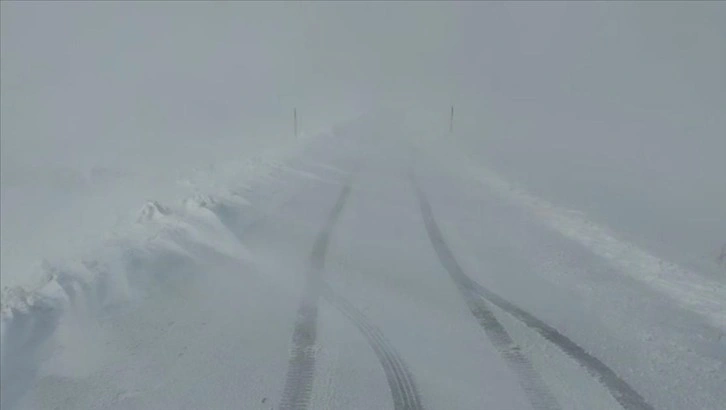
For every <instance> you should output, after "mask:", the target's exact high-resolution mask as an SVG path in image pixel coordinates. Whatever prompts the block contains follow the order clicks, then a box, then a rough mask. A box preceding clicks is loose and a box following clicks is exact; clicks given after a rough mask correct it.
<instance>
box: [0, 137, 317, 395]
mask: <svg viewBox="0 0 726 410" xmlns="http://www.w3.org/2000/svg"><path fill="white" fill-rule="evenodd" d="M319 136H321V137H324V136H330V133H325V134H320V135H319ZM311 141H312V140H311V139H310V138H306V139H300V140H298V141H296V142H295V143H294V144H291V145H290V146H288V147H286V148H285V149H280V148H278V149H276V150H275V151H273V152H267V153H265V154H263V155H258V156H255V157H253V158H250V159H247V160H245V161H236V162H235V161H229V162H225V163H220V164H217V165H214V166H210V167H208V168H206V169H197V170H195V172H194V173H193V174H192V176H191V177H189V178H187V179H185V180H183V181H180V185H182V186H184V187H186V188H187V189H188V190H191V191H192V192H195V193H193V194H191V195H190V196H188V197H186V198H184V199H182V200H180V201H178V202H177V203H175V204H171V205H167V204H162V203H160V202H159V201H155V200H149V201H147V202H146V203H145V204H144V205H143V206H142V207H141V208H140V209H139V210H138V212H137V213H136V217H135V219H134V220H133V221H132V222H131V223H129V224H127V225H125V226H120V227H118V228H117V229H116V231H114V232H113V233H112V234H109V235H108V236H107V237H106V239H105V240H104V241H103V242H102V243H100V244H99V245H97V246H96V247H95V248H92V249H90V250H88V251H87V252H86V253H84V254H82V255H79V256H76V257H73V258H69V259H66V260H62V261H59V262H48V261H44V262H43V263H41V264H40V266H39V267H38V269H37V272H34V273H33V275H34V276H35V277H40V278H41V279H40V281H39V283H38V284H37V285H35V286H25V287H23V286H12V287H5V288H3V289H2V293H1V294H0V339H1V340H0V341H1V343H0V346H1V351H0V358H1V360H2V367H1V381H0V386H1V387H2V398H3V399H2V402H3V405H5V404H8V405H10V404H11V403H12V402H14V401H15V400H17V399H18V398H19V397H21V396H22V394H23V392H24V391H25V389H27V388H28V387H29V386H30V385H31V382H32V380H33V379H34V378H35V377H36V374H37V373H38V372H39V371H40V369H41V365H42V363H43V362H44V361H45V360H46V359H48V358H49V357H50V356H51V353H52V351H53V349H55V348H56V347H57V346H58V345H61V344H63V343H61V342H59V340H58V339H64V338H65V339H67V336H68V333H69V331H65V332H64V331H62V330H63V329H62V328H63V327H64V326H66V324H68V323H75V322H89V321H91V322H98V321H102V320H103V318H104V316H105V315H108V314H111V313H113V312H115V311H117V310H118V309H124V308H125V307H126V306H130V304H133V303H134V302H135V301H140V300H143V299H146V298H153V297H155V294H158V292H163V291H168V288H170V287H172V286H173V285H174V284H177V283H179V281H187V280H189V279H191V278H193V277H194V276H195V275H200V270H199V269H196V266H197V265H198V261H199V260H200V259H199V258H200V257H202V256H203V255H208V254H210V253H212V254H216V255H222V256H224V257H226V258H229V259H228V260H240V261H244V260H248V259H249V254H248V252H247V250H246V249H245V248H244V247H243V246H242V244H241V242H240V240H239V238H238V235H239V231H240V230H242V229H244V228H245V226H244V225H245V224H250V223H252V222H254V218H255V217H256V216H258V215H259V213H255V210H254V209H253V207H252V205H251V204H250V201H248V199H247V198H246V197H245V195H247V194H248V193H254V191H255V190H256V189H257V188H259V187H260V186H263V185H264V184H267V182H269V180H270V179H274V178H276V176H278V175H279V174H280V173H281V172H283V171H284V170H285V169H286V166H285V165H284V162H285V160H286V158H288V157H289V156H291V155H293V154H294V153H295V152H297V151H298V150H300V149H302V148H303V147H304V146H305V145H307V144H308V143H309V142H311ZM205 192H213V193H214V194H209V193H205ZM245 214H250V215H251V216H250V217H246V218H245V217H242V216H243V215H245ZM231 225H233V226H231ZM79 316H82V317H83V320H75V319H73V317H79ZM64 335H66V336H64ZM66 344H67V343H66Z"/></svg>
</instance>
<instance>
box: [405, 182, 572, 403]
mask: <svg viewBox="0 0 726 410" xmlns="http://www.w3.org/2000/svg"><path fill="white" fill-rule="evenodd" d="M411 182H412V184H413V187H414V190H415V192H416V195H417V197H418V201H419V205H420V207H421V215H422V217H423V221H424V225H425V226H426V232H427V233H428V236H429V239H430V241H431V244H432V246H433V248H434V251H435V253H436V255H437V256H438V258H439V261H440V262H441V265H442V266H443V267H444V269H446V271H447V272H448V273H449V276H450V277H451V279H452V280H453V281H454V284H455V285H456V287H457V289H458V290H459V293H460V294H461V296H462V298H463V299H464V302H465V303H466V305H467V307H468V308H469V310H470V311H471V313H472V315H474V317H475V318H476V320H477V322H478V323H479V325H480V326H481V327H482V329H483V330H484V333H485V334H486V335H487V337H488V338H489V340H490V341H491V342H492V345H494V348H495V349H496V350H497V351H498V352H499V354H500V355H501V356H502V357H503V358H504V360H505V361H506V362H507V365H508V366H509V367H510V368H511V369H512V371H514V373H515V374H516V376H517V377H518V379H519V383H520V385H521V386H522V389H523V390H524V392H525V393H526V395H527V398H528V399H529V402H530V403H531V404H532V407H533V408H535V409H538V410H539V409H542V410H545V409H559V408H560V405H559V404H558V403H557V400H556V399H555V398H554V396H552V393H550V391H549V389H548V388H547V386H546V385H545V384H544V381H542V378H541V377H540V375H539V373H537V371H536V370H535V369H534V367H533V366H532V363H531V362H530V361H529V359H528V358H527V357H526V356H525V355H524V354H523V353H522V352H521V350H520V348H519V346H518V345H517V344H516V343H514V341H513V340H512V338H511V336H510V335H509V333H508V332H507V330H506V329H505V328H504V326H502V324H501V323H500V322H499V321H498V320H497V318H496V316H495V315H494V313H493V312H492V311H491V310H490V309H489V308H488V307H487V305H486V303H485V302H484V301H483V300H482V299H481V298H480V297H478V296H479V295H477V294H476V293H474V292H472V290H471V289H470V287H469V286H468V285H469V282H470V280H469V278H468V277H467V276H466V274H465V273H464V271H463V269H462V268H461V266H459V263H458V262H457V261H456V259H455V258H454V254H453V253H452V252H451V249H450V248H449V246H448V245H447V244H446V241H445V240H444V237H443V234H442V233H441V230H440V229H439V227H438V224H437V223H436V220H435V219H434V216H433V213H432V211H431V205H430V204H429V202H428V200H427V199H426V196H425V195H424V193H423V191H421V189H420V188H419V186H418V184H417V182H416V180H415V178H414V177H413V175H411Z"/></svg>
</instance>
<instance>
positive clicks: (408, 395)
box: [322, 285, 424, 410]
mask: <svg viewBox="0 0 726 410" xmlns="http://www.w3.org/2000/svg"><path fill="white" fill-rule="evenodd" d="M322 294H323V297H324V298H325V300H326V301H328V302H329V303H330V304H332V305H333V306H334V307H335V308H336V309H338V311H340V312H341V313H342V314H343V315H344V316H345V317H347V318H348V319H350V321H351V322H353V324H354V325H355V326H356V327H357V328H358V330H360V332H361V333H362V334H363V336H365V338H366V340H367V341H368V344H369V345H370V346H371V348H372V349H373V351H374V353H375V354H376V357H378V361H379V362H380V363H381V366H382V367H383V371H384V372H385V373H386V378H387V379H388V386H389V387H390V389H391V396H392V398H393V407H394V408H395V409H396V410H419V409H423V408H424V407H423V405H422V404H421V398H420V396H419V393H418V389H417V388H416V384H415V382H414V380H413V375H412V374H411V372H410V371H409V370H408V367H407V366H406V364H405V363H404V362H403V359H401V357H400V355H399V354H398V352H397V351H396V350H395V349H394V348H393V347H392V346H391V345H390V343H389V342H388V341H387V340H386V339H385V338H384V336H383V334H382V333H381V331H380V329H378V328H377V327H376V326H374V325H373V324H371V323H370V322H369V321H368V319H366V317H365V316H364V315H363V314H362V313H361V312H360V311H359V310H358V309H356V308H355V307H354V306H353V305H351V304H350V302H348V301H347V300H345V299H343V298H342V297H341V296H339V295H337V294H335V293H334V292H333V290H332V289H330V287H329V286H327V285H326V286H324V287H323V288H322Z"/></svg>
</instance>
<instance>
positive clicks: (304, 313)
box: [280, 180, 351, 409]
mask: <svg viewBox="0 0 726 410" xmlns="http://www.w3.org/2000/svg"><path fill="white" fill-rule="evenodd" d="M350 190H351V183H350V180H348V182H347V183H346V185H345V186H344V187H343V189H342V191H341V193H340V195H339V196H338V200H337V202H336V203H335V206H334V207H333V209H332V211H331V214H330V216H329V217H328V220H327V222H326V223H325V226H324V227H323V230H322V231H321V232H320V234H319V235H318V237H317V239H316V240H315V244H314V245H313V250H312V252H311V254H310V264H309V267H308V271H307V275H306V283H305V289H304V291H303V296H302V301H301V303H300V307H299V309H298V314H297V319H296V321H295V329H294V331H293V335H292V348H291V350H290V361H289V363H288V370H287V376H286V378H285V387H284V389H283V393H282V399H281V401H280V409H306V408H307V407H308V405H309V404H310V394H311V392H312V386H313V378H314V376H315V351H314V348H315V339H316V336H317V320H318V298H319V296H320V294H319V292H320V287H321V285H322V283H321V281H322V275H323V269H324V267H325V254H326V251H327V249H328V243H329V242H330V235H331V233H332V230H333V226H334V225H335V222H336V221H337V220H338V217H339V216H340V214H341V212H342V211H343V207H344V206H345V202H346V200H347V199H348V196H349V194H350Z"/></svg>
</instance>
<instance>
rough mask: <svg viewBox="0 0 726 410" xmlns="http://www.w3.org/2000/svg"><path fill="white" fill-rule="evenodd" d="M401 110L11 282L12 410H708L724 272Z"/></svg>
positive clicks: (716, 367)
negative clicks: (540, 190)
mask: <svg viewBox="0 0 726 410" xmlns="http://www.w3.org/2000/svg"><path fill="white" fill-rule="evenodd" d="M392 118H394V117H387V119H384V120H380V119H367V120H361V121H359V122H355V123H350V124H348V125H347V126H344V127H338V128H336V130H335V131H334V132H332V133H329V134H326V135H321V136H319V137H316V138H312V139H309V140H307V141H306V143H305V144H304V145H303V146H301V147H300V148H298V149H297V150H296V151H294V154H293V153H291V154H290V155H288V156H287V157H286V159H285V160H284V161H282V160H281V161H279V162H274V163H273V162H270V163H268V165H267V167H266V170H267V171H266V172H265V173H264V174H261V173H259V172H257V174H256V175H257V177H256V178H254V179H248V181H250V182H248V183H246V184H239V183H234V182H233V181H229V183H230V185H229V186H228V187H227V189H226V190H224V191H217V192H216V194H215V195H207V196H202V195H197V196H192V197H190V198H188V199H187V200H186V201H183V202H182V203H180V204H179V205H174V204H165V203H153V202H151V203H149V204H147V206H145V207H144V209H143V210H142V212H141V213H140V214H139V216H138V221H137V222H136V223H134V224H133V225H132V226H130V227H129V228H128V229H127V230H126V231H124V232H119V233H118V234H117V235H116V236H115V237H114V238H113V239H112V240H109V241H108V242H107V243H104V245H103V246H99V247H98V248H97V249H95V250H94V251H93V252H92V253H90V254H88V255H87V256H85V257H83V258H81V259H78V260H77V261H76V262H73V263H68V264H65V265H58V266H48V267H47V268H46V269H47V273H48V274H49V278H48V281H47V283H46V284H45V285H44V286H42V287H41V288H39V289H36V290H34V291H32V292H29V293H22V292H19V291H15V292H10V293H9V294H5V295H4V297H3V318H2V320H3V336H2V337H3V343H2V359H3V366H2V389H3V392H2V400H3V408H6V406H7V408H170V409H171V408H202V407H204V408H227V407H239V406H242V407H245V408H278V407H279V408H396V409H399V408H401V409H402V408H482V407H485V408H490V407H493V408H513V409H514V408H516V409H520V408H521V409H526V408H535V409H541V408H565V409H595V408H600V409H612V408H618V407H623V408H627V409H649V408H657V409H683V408H702V409H718V408H720V406H721V404H722V403H723V401H724V400H726V397H725V396H724V393H723V389H722V386H723V385H724V383H726V379H725V378H724V374H726V372H724V365H725V362H726V356H724V352H726V337H724V331H726V321H724V313H725V312H726V290H725V289H724V288H723V287H722V286H721V285H720V284H718V283H715V282H708V280H707V279H706V278H704V277H702V276H698V275H697V274H695V273H692V272H689V271H688V270H686V269H685V268H682V267H678V266H676V265H674V264H672V263H669V262H668V261H665V260H662V259H660V258H658V257H656V256H654V255H651V254H648V253H647V252H645V251H643V250H640V249H638V248H637V247H635V246H634V245H632V244H629V243H627V242H623V241H621V240H620V239H618V237H617V234H616V233H613V232H611V231H609V230H608V229H607V227H604V226H600V225H595V224H593V223H591V222H589V221H588V220H587V216H586V215H584V214H581V213H577V212H573V211H568V210H564V209H560V208H557V207H555V206H554V205H551V204H548V203H547V202H545V201H544V200H541V199H538V198H536V197H534V196H532V195H531V194H528V193H526V192H524V191H523V190H521V189H519V188H515V187H514V186H513V185H511V184H510V183H509V182H507V181H505V180H503V179H502V178H501V177H499V176H497V175H496V174H494V173H493V172H492V171H488V170H484V169H481V168H480V167H478V166H475V165H471V164H469V163H467V162H466V159H465V156H464V154H463V153H461V152H459V153H457V152H455V151H454V150H451V149H447V148H446V147H445V146H444V145H442V144H441V143H440V139H437V138H429V139H427V142H422V139H421V138H420V137H419V136H418V135H416V137H414V134H410V133H409V132H407V130H406V129H405V128H404V126H402V125H401V124H400V123H399V122H398V121H395V120H392Z"/></svg>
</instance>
